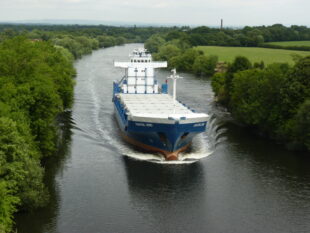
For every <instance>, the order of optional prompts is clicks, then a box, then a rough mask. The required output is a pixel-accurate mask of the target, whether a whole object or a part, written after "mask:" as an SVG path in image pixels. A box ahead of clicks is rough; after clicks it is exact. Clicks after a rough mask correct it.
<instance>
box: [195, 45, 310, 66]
mask: <svg viewBox="0 0 310 233" xmlns="http://www.w3.org/2000/svg"><path fill="white" fill-rule="evenodd" d="M196 49H199V50H202V51H203V52H204V53H205V54H206V55H216V56H218V58H219V61H223V62H232V61H233V60H234V58H235V57H236V56H245V57H247V58H248V59H249V60H250V61H251V62H261V61H264V63H265V65H267V64H270V63H274V62H288V63H290V64H293V63H294V61H293V58H292V54H298V55H301V56H307V55H308V56H310V52H306V51H292V50H284V49H267V48H246V47H221V46H197V47H196Z"/></svg>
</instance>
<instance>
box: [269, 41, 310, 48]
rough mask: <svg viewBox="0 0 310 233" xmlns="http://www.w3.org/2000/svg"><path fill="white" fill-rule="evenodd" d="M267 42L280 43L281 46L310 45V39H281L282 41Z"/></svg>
mask: <svg viewBox="0 0 310 233" xmlns="http://www.w3.org/2000/svg"><path fill="white" fill-rule="evenodd" d="M265 44H272V45H280V46H309V47H310V41H281V42H268V43H265Z"/></svg>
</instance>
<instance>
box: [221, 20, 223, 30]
mask: <svg viewBox="0 0 310 233" xmlns="http://www.w3.org/2000/svg"><path fill="white" fill-rule="evenodd" d="M222 29H223V19H221V30H222Z"/></svg>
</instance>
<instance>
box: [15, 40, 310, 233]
mask: <svg viewBox="0 0 310 233" xmlns="http://www.w3.org/2000/svg"><path fill="white" fill-rule="evenodd" d="M141 46H142V45H141V44H128V45H125V46H118V47H113V48H107V49H102V50H99V51H95V52H94V53H93V54H91V55H89V56H84V57H83V58H82V59H81V60H79V61H77V62H76V64H75V66H76V69H77V72H78V75H77V78H76V82H77V84H76V87H75V101H74V106H73V108H72V111H67V112H65V113H64V114H63V115H62V116H61V117H60V119H59V121H60V126H61V128H62V130H61V132H60V142H59V152H58V155H57V156H56V157H54V158H52V159H49V160H48V161H46V163H45V166H46V178H45V182H46V184H47V186H48V188H49V190H50V199H51V201H50V204H49V205H48V206H47V207H45V208H42V209H40V210H37V211H35V212H33V213H20V214H18V216H17V218H16V222H17V224H16V227H17V232H18V233H71V232H72V233H96V232H98V233H99V232H111V233H125V232H128V233H130V232H133V233H137V232H138V233H139V232H149V233H153V232H154V233H155V232H167V233H168V232H169V233H170V232H172V233H174V232H175V233H181V232H269V233H272V232H281V233H284V232H305V233H306V232H310V157H309V156H307V155H302V154H298V153H294V152H289V151H287V150H285V149H283V147H282V146H279V145H276V144H275V143H273V142H270V141H267V140H263V139H261V138H259V137H256V136H254V135H252V134H250V133H249V132H247V131H246V130H245V129H243V128H241V127H239V126H236V125H234V124H232V123H231V118H230V115H229V114H228V113H227V112H226V111H225V110H224V109H222V108H220V107H219V106H216V104H215V103H214V102H213V93H212V90H211V87H210V80H209V79H206V78H197V77H194V76H192V75H189V74H181V76H183V77H184V78H183V79H182V80H179V81H178V90H177V95H178V99H179V100H181V101H182V102H184V103H186V104H187V105H189V106H191V107H192V108H194V109H196V110H198V111H203V112H207V113H208V114H209V115H210V123H209V126H208V130H207V132H206V133H204V134H202V135H200V136H199V137H197V138H196V139H195V140H194V142H193V145H192V147H191V148H190V150H189V151H188V152H186V153H184V154H182V157H181V161H179V162H177V163H173V164H172V163H168V162H164V161H163V160H162V158H161V157H160V156H159V155H154V154H148V153H143V152H141V151H138V150H137V149H135V148H132V147H131V146H129V145H128V144H126V143H124V142H123V141H122V140H121V138H120V135H119V130H118V127H117V125H116V123H115V118H114V113H113V105H112V102H111V99H112V82H113V80H115V79H120V78H121V77H122V76H123V75H124V71H123V70H121V69H117V68H114V67H113V61H114V60H123V61H125V60H126V59H127V58H128V55H129V53H130V52H131V51H132V50H133V49H134V48H136V47H141ZM168 75H170V73H169V72H168V71H164V70H160V71H158V72H157V77H158V79H159V80H161V81H164V80H165V79H166V77H167V76H168Z"/></svg>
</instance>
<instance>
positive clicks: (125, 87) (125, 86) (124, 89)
mask: <svg viewBox="0 0 310 233" xmlns="http://www.w3.org/2000/svg"><path fill="white" fill-rule="evenodd" d="M122 89H123V93H127V91H128V88H127V85H126V84H123V87H122Z"/></svg>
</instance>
